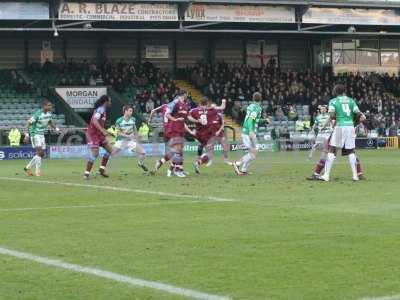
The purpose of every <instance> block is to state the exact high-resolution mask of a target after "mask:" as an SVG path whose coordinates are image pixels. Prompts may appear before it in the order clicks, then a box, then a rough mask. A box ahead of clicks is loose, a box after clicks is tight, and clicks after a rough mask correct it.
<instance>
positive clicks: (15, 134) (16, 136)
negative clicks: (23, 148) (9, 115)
mask: <svg viewBox="0 0 400 300" xmlns="http://www.w3.org/2000/svg"><path fill="white" fill-rule="evenodd" d="M8 140H9V141H10V146H11V147H18V146H19V145H20V143H21V132H20V131H19V130H18V129H17V128H13V129H11V130H10V132H9V133H8Z"/></svg>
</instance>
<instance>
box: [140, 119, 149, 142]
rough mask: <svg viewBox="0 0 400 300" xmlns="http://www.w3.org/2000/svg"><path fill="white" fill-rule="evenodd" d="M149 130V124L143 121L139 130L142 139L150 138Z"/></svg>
mask: <svg viewBox="0 0 400 300" xmlns="http://www.w3.org/2000/svg"><path fill="white" fill-rule="evenodd" d="M149 132H150V128H149V126H147V124H146V123H144V122H143V123H142V126H140V128H139V131H138V135H139V137H140V140H142V141H147V140H148V139H149Z"/></svg>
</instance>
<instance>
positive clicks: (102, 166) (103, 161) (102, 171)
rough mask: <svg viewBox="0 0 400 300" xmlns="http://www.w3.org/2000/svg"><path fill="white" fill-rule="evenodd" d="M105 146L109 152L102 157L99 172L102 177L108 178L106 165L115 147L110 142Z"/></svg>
mask: <svg viewBox="0 0 400 300" xmlns="http://www.w3.org/2000/svg"><path fill="white" fill-rule="evenodd" d="M103 148H104V149H105V150H106V151H107V152H106V153H105V154H104V155H103V158H102V159H101V164H100V168H99V174H100V175H101V176H102V177H105V178H108V177H109V175H108V174H107V173H106V167H107V163H108V161H109V159H110V156H111V153H113V152H114V149H113V147H112V146H110V145H109V144H106V145H103Z"/></svg>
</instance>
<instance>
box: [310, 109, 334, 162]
mask: <svg viewBox="0 0 400 300" xmlns="http://www.w3.org/2000/svg"><path fill="white" fill-rule="evenodd" d="M319 111H320V113H319V114H318V116H317V117H316V118H315V121H314V125H313V128H312V129H313V131H314V132H315V136H316V137H315V142H314V145H313V146H312V148H311V151H310V154H309V155H308V159H311V158H312V156H313V154H314V152H315V150H317V148H319V147H321V146H322V149H324V148H325V147H324V145H325V144H326V143H327V142H328V139H329V137H330V136H331V133H332V130H333V128H332V126H331V122H330V118H329V114H328V108H327V107H326V105H322V106H320V108H319Z"/></svg>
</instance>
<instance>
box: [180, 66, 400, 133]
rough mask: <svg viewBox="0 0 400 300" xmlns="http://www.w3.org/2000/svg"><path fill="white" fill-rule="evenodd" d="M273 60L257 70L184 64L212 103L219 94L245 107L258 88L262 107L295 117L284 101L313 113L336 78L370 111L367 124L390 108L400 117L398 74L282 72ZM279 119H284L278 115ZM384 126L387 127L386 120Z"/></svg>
mask: <svg viewBox="0 0 400 300" xmlns="http://www.w3.org/2000/svg"><path fill="white" fill-rule="evenodd" d="M270 61H271V60H270ZM275 62H276V60H275V59H274V64H267V65H266V66H263V67H261V68H257V69H255V68H251V67H249V66H246V65H239V64H226V63H224V62H221V63H217V64H215V65H210V64H205V63H199V64H197V65H196V66H194V67H187V68H186V71H187V74H188V78H189V80H190V81H191V82H192V83H193V84H194V85H195V86H196V87H198V88H199V89H202V90H203V93H204V94H206V95H207V96H208V97H210V98H211V99H213V100H214V101H215V100H217V99H218V98H220V97H221V96H224V97H225V98H229V97H231V98H232V99H236V100H238V101H239V105H240V106H245V105H242V104H241V103H242V102H244V101H246V102H248V101H250V100H251V99H250V97H249V95H251V93H252V92H254V91H256V90H257V91H259V92H261V93H262V94H263V99H264V103H263V106H264V107H265V109H268V110H269V111H271V112H274V111H277V110H278V107H279V106H280V107H281V108H282V110H283V112H284V114H285V116H288V114H289V112H290V113H291V116H290V119H293V111H292V110H291V109H290V108H289V107H288V105H293V107H294V105H307V106H309V113H310V114H311V115H312V116H313V117H314V116H315V114H316V113H317V107H318V105H321V104H325V105H326V104H327V102H328V100H329V99H330V98H332V89H331V87H332V86H334V85H335V84H336V83H339V82H342V83H344V84H345V85H346V88H347V94H348V95H350V96H351V97H353V98H355V99H356V101H358V102H359V103H360V109H362V110H363V111H366V110H369V111H371V117H372V119H371V123H370V125H375V123H376V122H375V121H374V115H375V114H379V113H381V114H383V115H384V116H385V115H386V113H388V114H389V115H392V113H393V112H394V113H395V116H396V117H397V118H398V117H399V114H400V103H399V101H398V100H397V99H396V98H395V96H396V95H397V96H398V95H400V79H399V77H398V76H395V75H388V74H384V75H378V74H361V73H346V74H339V75H334V74H329V73H316V72H312V71H310V70H306V71H303V72H293V71H290V70H289V71H285V72H284V71H282V70H279V68H277V64H276V63H275ZM238 111H239V109H238V107H237V104H235V105H233V106H232V109H231V113H232V116H233V115H234V118H235V119H236V118H237V116H238ZM379 118H380V116H378V119H379ZM280 119H282V120H283V119H284V118H283V117H282V116H280ZM386 126H390V120H387V118H386ZM377 127H379V125H378V126H377ZM377 127H374V128H373V129H376V128H377Z"/></svg>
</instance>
